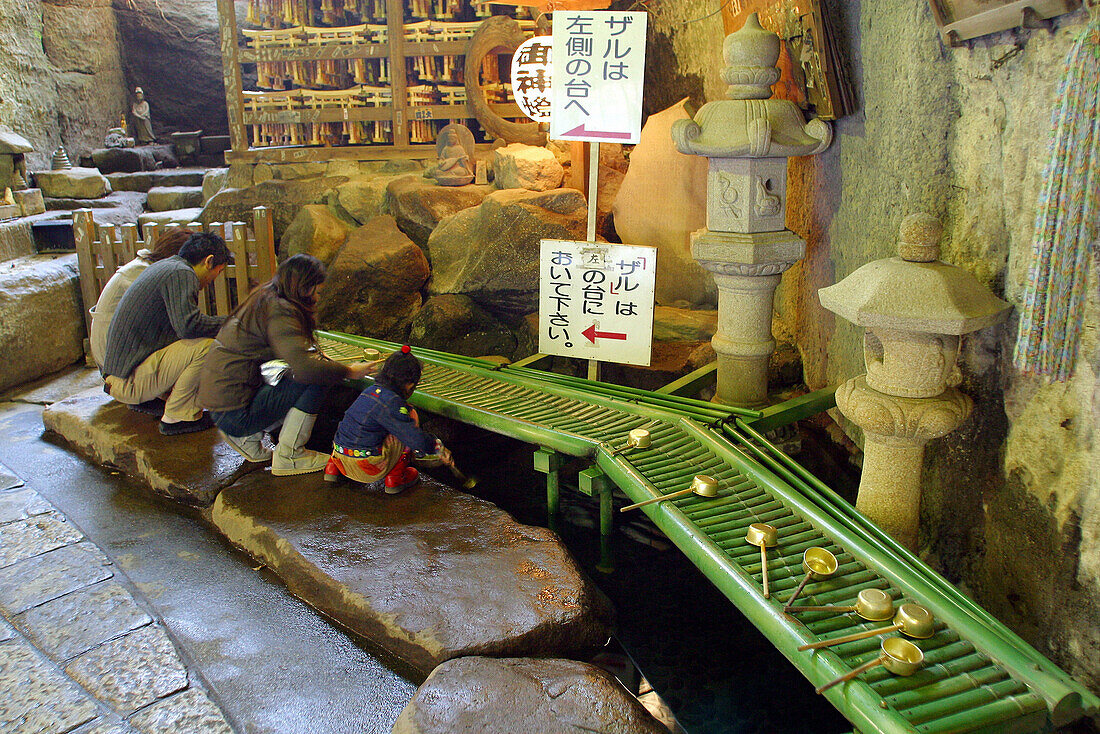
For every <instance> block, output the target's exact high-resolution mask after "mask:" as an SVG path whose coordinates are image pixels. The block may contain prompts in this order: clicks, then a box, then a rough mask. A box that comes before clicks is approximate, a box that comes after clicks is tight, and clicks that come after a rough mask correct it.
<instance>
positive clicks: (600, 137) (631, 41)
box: [550, 10, 648, 143]
mask: <svg viewBox="0 0 1100 734" xmlns="http://www.w3.org/2000/svg"><path fill="white" fill-rule="evenodd" d="M647 19H648V15H647V14H646V13H644V12H635V13H626V12H618V11H611V10H606V11H603V10H587V11H557V12H555V13H554V35H553V38H554V44H553V53H552V59H553V64H554V70H553V76H554V80H555V82H554V86H553V90H552V92H553V94H552V99H553V110H552V112H551V114H550V137H551V138H553V139H555V140H587V141H590V142H604V143H637V142H638V137H639V135H640V134H641V129H642V80H643V77H644V74H645V40H646V21H647Z"/></svg>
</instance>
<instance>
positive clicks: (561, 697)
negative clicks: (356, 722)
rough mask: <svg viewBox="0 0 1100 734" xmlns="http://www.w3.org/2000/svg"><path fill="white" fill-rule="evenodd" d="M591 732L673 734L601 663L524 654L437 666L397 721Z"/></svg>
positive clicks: (403, 733) (403, 729)
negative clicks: (598, 665) (593, 663)
mask: <svg viewBox="0 0 1100 734" xmlns="http://www.w3.org/2000/svg"><path fill="white" fill-rule="evenodd" d="M504 691H506V692H507V694H506V695H494V692H496V693H499V692H504ZM585 731H594V732H608V733H610V732H614V733H615V734H668V729H666V728H665V727H664V726H663V725H662V724H661V723H660V722H659V721H657V720H656V719H654V718H653V716H652V715H651V714H650V713H649V712H648V711H646V709H645V707H644V706H642V704H641V703H639V702H638V699H636V698H635V697H634V696H631V695H630V694H629V693H627V692H626V690H625V689H624V688H623V687H622V685H620V684H619V682H618V681H616V680H615V678H613V677H612V676H611V675H610V674H608V673H606V672H605V671H603V670H601V669H600V668H597V667H596V666H594V665H589V664H587V663H579V662H577V661H575V660H529V659H524V658H504V659H497V658H487V657H466V658H459V659H458V660H448V661H447V662H445V663H443V664H442V665H440V666H439V667H438V668H436V669H435V670H433V671H432V674H431V675H430V676H428V679H427V680H426V681H424V683H423V685H421V686H420V688H418V689H417V690H416V695H414V696H413V697H412V700H411V701H409V703H408V705H406V706H405V708H404V710H403V711H402V712H401V715H400V716H398V717H397V721H396V722H395V723H394V725H393V734H453V733H454V732H480V733H481V734H516V732H539V734H577V732H585Z"/></svg>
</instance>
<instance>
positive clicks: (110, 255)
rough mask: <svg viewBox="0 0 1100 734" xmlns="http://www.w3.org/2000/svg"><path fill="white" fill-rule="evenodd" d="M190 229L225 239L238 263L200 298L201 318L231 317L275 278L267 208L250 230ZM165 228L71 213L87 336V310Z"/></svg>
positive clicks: (235, 225) (228, 226)
mask: <svg viewBox="0 0 1100 734" xmlns="http://www.w3.org/2000/svg"><path fill="white" fill-rule="evenodd" d="M186 227H187V228H188V229H191V230H194V231H196V232H198V231H207V232H214V233H216V234H219V235H221V236H222V237H224V238H225V243H226V245H227V246H228V247H229V250H230V252H232V253H233V258H234V260H235V263H234V264H233V265H230V266H228V267H227V268H226V269H225V270H224V271H223V272H222V274H221V275H219V276H218V278H217V280H215V281H214V283H213V285H212V286H211V287H210V288H207V289H206V290H204V291H203V292H202V293H200V294H199V309H200V310H201V311H202V312H203V313H207V314H216V315H219V316H224V315H226V314H228V313H229V312H230V311H232V310H233V309H234V308H235V307H236V305H237V304H238V303H240V302H241V301H243V300H244V299H245V297H246V296H248V293H249V291H251V290H252V288H253V287H254V286H256V285H259V284H260V283H264V282H266V281H268V280H270V279H271V277H272V276H273V275H274V274H275V267H276V263H275V234H274V232H273V230H272V223H271V215H270V212H268V210H267V208H266V207H262V206H258V207H256V208H254V209H253V210H252V228H251V229H249V228H248V227H246V226H245V223H244V222H224V223H223V222H212V223H211V224H210V225H209V226H206V225H203V224H201V223H199V222H192V223H190V224H188V225H186ZM164 229H165V228H163V227H161V226H160V225H158V224H156V223H149V224H146V225H145V226H144V227H143V228H141V229H139V227H138V225H136V224H123V225H122V226H117V225H109V226H104V225H97V224H96V223H95V222H94V221H93V220H92V210H91V209H80V210H78V211H75V212H73V235H74V237H75V239H76V257H77V264H78V266H79V268H80V293H81V295H82V296H83V298H84V304H85V309H84V319H85V326H87V327H88V329H89V331H90V330H91V318H92V317H91V314H90V313H89V312H88V309H90V308H91V307H92V306H94V305H95V303H96V301H98V300H99V294H100V293H102V292H103V287H104V286H105V285H106V284H107V281H108V280H110V279H111V276H112V275H114V274H115V271H116V270H118V268H119V267H120V266H122V265H125V264H126V263H128V262H130V260H132V259H134V257H135V256H136V255H137V252H138V250H141V249H143V248H146V249H152V247H153V244H154V243H155V242H156V239H157V237H158V236H159V235H160V233H161V232H162V231H163V230H164Z"/></svg>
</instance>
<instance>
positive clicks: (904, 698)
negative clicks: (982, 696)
mask: <svg viewBox="0 0 1100 734" xmlns="http://www.w3.org/2000/svg"><path fill="white" fill-rule="evenodd" d="M1007 676H1008V674H1007V673H1006V672H1004V671H1003V670H1001V669H999V668H985V669H977V670H976V671H975V672H970V673H968V674H967V675H953V676H951V677H949V678H945V679H943V680H940V681H938V682H936V683H934V684H928V683H926V684H925V685H924V686H923V687H922V688H920V689H919V690H909V691H903V692H901V693H898V694H896V695H894V696H890V697H889V698H887V699H886V701H887V703H889V704H890V705H891V706H893V707H894V708H896V709H898V710H899V711H902V710H905V709H908V708H912V707H914V706H920V705H922V704H926V703H930V702H931V698H930V696H929V695H922V694H929V693H931V694H933V695H935V696H937V697H946V696H954V695H956V694H958V693H962V692H964V691H967V690H970V689H971V688H973V687H975V686H984V685H988V684H990V683H996V682H998V681H1000V680H1004V679H1005V678H1006V677H1007ZM928 689H933V690H932V691H929V690H928Z"/></svg>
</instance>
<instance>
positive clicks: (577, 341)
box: [539, 240, 657, 366]
mask: <svg viewBox="0 0 1100 734" xmlns="http://www.w3.org/2000/svg"><path fill="white" fill-rule="evenodd" d="M656 272H657V248H656V247H647V246H642V245H616V244H610V243H607V242H573V241H570V240H543V241H542V242H541V249H540V257H539V351H540V352H542V353H543V354H556V355H560V356H563V357H578V358H581V359H595V360H599V361H601V362H622V363H624V364H637V365H646V366H648V365H649V363H650V359H651V354H652V347H653V291H654V285H655V283H656Z"/></svg>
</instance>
